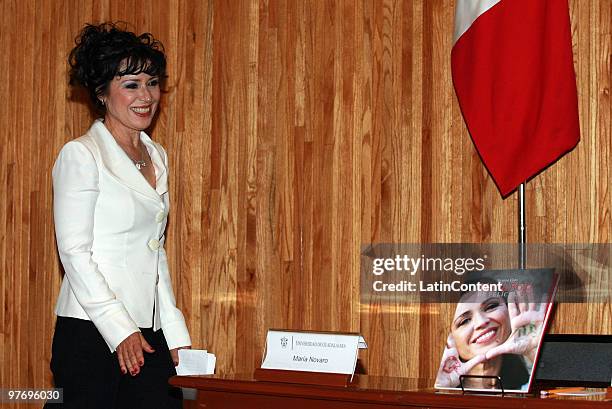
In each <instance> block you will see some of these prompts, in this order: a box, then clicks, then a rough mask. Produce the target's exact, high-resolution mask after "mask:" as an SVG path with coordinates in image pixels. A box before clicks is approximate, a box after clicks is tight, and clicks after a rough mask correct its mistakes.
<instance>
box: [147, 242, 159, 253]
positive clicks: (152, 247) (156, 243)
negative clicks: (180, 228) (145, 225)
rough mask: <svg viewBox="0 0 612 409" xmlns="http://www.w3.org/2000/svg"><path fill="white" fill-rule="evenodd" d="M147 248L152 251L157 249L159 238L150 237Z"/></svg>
mask: <svg viewBox="0 0 612 409" xmlns="http://www.w3.org/2000/svg"><path fill="white" fill-rule="evenodd" d="M148 245H149V248H150V249H151V250H153V251H155V250H157V249H159V240H155V239H151V240H149V243H148Z"/></svg>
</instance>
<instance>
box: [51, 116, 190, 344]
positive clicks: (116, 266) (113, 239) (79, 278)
mask: <svg viewBox="0 0 612 409" xmlns="http://www.w3.org/2000/svg"><path fill="white" fill-rule="evenodd" d="M140 139H141V141H142V142H143V143H144V145H145V146H146V148H147V150H148V151H149V156H150V157H151V161H152V162H153V166H154V168H155V175H156V179H157V186H156V189H153V188H152V187H151V185H149V183H148V182H147V181H146V179H145V178H144V176H143V175H142V174H141V173H140V171H139V170H138V169H136V167H135V166H134V164H133V163H132V161H131V159H129V157H128V156H127V155H126V154H125V152H124V151H123V150H122V149H121V147H120V146H119V145H118V144H117V142H116V141H115V139H114V138H113V136H112V135H111V134H110V132H109V131H108V130H107V129H106V127H105V126H104V123H103V122H102V121H100V120H97V121H95V122H94V124H93V125H92V126H91V128H90V129H89V131H88V132H87V133H86V134H85V135H83V136H81V137H80V138H78V139H75V140H73V141H70V142H68V143H67V144H66V145H64V147H63V148H62V150H61V152H60V154H59V156H58V158H57V161H56V162H55V166H54V167H53V193H54V197H53V213H54V218H55V235H56V238H57V247H58V250H59V256H60V259H61V262H62V265H63V267H64V271H65V273H66V274H65V276H64V279H63V282H62V286H61V289H60V293H59V297H58V300H57V305H56V309H55V313H56V314H57V315H59V316H64V317H74V318H81V319H85V320H91V321H92V322H93V323H94V324H95V326H96V327H97V329H98V331H100V334H101V335H102V337H103V338H104V340H105V341H106V343H107V344H108V346H109V348H110V350H111V351H114V350H115V349H116V348H117V346H118V345H119V344H120V343H121V341H123V340H124V339H125V338H126V337H127V336H128V335H130V334H132V333H133V332H135V331H138V327H142V328H149V327H153V329H154V330H158V329H159V328H161V329H162V331H163V333H164V337H165V338H166V342H167V343H168V347H169V348H170V349H172V348H177V347H179V346H188V345H191V340H190V338H189V333H188V331H187V326H186V325H185V318H184V317H183V314H182V313H181V311H180V310H179V309H178V308H176V302H175V299H174V294H173V291H172V283H171V281H170V275H169V272H168V260H167V258H166V252H165V250H164V230H165V228H166V220H167V215H168V172H167V168H166V164H167V155H166V152H165V151H164V149H163V148H162V147H161V145H159V144H157V143H155V142H153V141H152V140H151V139H150V138H149V137H148V136H147V135H146V134H145V133H144V132H141V133H140ZM153 311H155V314H153Z"/></svg>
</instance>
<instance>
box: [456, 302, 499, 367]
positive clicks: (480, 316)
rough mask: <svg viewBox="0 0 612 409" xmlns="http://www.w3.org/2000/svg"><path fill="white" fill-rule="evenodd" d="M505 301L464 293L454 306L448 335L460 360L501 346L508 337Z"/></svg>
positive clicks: (466, 359) (465, 359)
mask: <svg viewBox="0 0 612 409" xmlns="http://www.w3.org/2000/svg"><path fill="white" fill-rule="evenodd" d="M510 331H511V327H510V315H509V314H508V306H507V305H506V302H505V300H504V299H503V298H502V297H500V296H498V295H496V294H483V293H467V294H465V295H463V296H462V297H461V299H460V301H459V303H458V304H457V309H456V311H455V316H454V318H453V323H452V325H451V334H452V336H453V339H454V340H455V343H456V345H457V351H458V352H459V356H460V357H461V359H462V360H463V361H468V360H470V359H471V358H473V357H475V356H476V355H479V354H484V353H485V352H487V351H488V350H489V349H491V348H493V347H495V346H498V345H501V344H503V343H504V342H505V341H506V339H508V337H509V336H510Z"/></svg>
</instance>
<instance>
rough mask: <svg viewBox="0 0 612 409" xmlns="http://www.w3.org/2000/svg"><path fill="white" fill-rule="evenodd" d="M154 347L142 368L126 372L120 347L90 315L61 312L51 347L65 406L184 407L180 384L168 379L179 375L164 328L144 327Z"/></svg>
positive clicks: (80, 408) (87, 408)
mask: <svg viewBox="0 0 612 409" xmlns="http://www.w3.org/2000/svg"><path fill="white" fill-rule="evenodd" d="M141 332H142V335H143V336H144V337H145V339H146V340H147V342H148V343H149V344H151V346H152V347H153V349H154V350H155V352H153V353H151V354H149V353H146V352H144V360H145V363H144V365H143V366H142V367H141V368H140V373H139V374H138V375H136V376H131V375H130V374H129V373H128V374H126V375H123V374H122V373H121V370H120V368H119V362H118V361H117V353H116V352H114V353H111V352H110V351H109V349H108V346H107V345H106V342H104V339H103V338H102V336H101V335H100V333H99V332H98V330H97V329H96V327H95V326H94V324H93V323H92V322H91V321H87V320H80V319H77V318H68V317H57V323H56V325H55V334H54V335H53V346H52V351H51V354H52V355H51V371H52V372H53V380H54V383H55V387H56V388H63V389H64V403H63V404H46V405H45V408H48V409H54V408H63V409H72V408H75V409H76V408H78V409H97V408H100V409H124V408H125V409H127V408H130V409H137V408H147V409H153V408H159V409H180V408H181V407H182V396H181V391H180V389H177V388H173V387H171V386H170V385H169V384H168V378H170V377H171V376H173V375H176V371H175V369H174V364H173V363H172V358H171V356H170V351H169V350H168V345H167V344H166V340H165V338H164V335H163V333H162V331H161V330H159V331H153V330H152V329H151V328H141Z"/></svg>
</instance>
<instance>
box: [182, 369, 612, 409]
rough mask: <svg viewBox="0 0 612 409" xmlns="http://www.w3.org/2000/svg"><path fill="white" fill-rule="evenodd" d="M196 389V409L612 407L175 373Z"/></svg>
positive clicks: (396, 381)
mask: <svg viewBox="0 0 612 409" xmlns="http://www.w3.org/2000/svg"><path fill="white" fill-rule="evenodd" d="M170 383H171V384H173V385H175V386H181V387H185V388H194V389H197V405H196V406H195V407H197V408H198V409H219V408H223V409H238V408H239V409H245V408H248V409H274V408H283V409H349V408H350V409H406V408H415V407H416V408H424V407H426V408H482V409H485V408H486V409H491V408H508V409H520V408H552V409H555V408H572V409H579V408H583V409H598V408H612V396H610V394H608V396H607V397H606V396H591V397H579V398H578V397H576V398H571V397H559V398H541V397H540V396H539V395H535V394H532V395H506V396H504V397H501V396H489V395H463V394H461V392H454V391H453V392H441V391H435V390H434V389H432V388H431V387H430V386H431V384H432V381H431V380H423V379H407V378H390V377H374V376H365V375H360V376H359V377H358V378H357V379H356V381H355V382H354V383H352V384H351V385H349V386H347V387H334V386H315V385H302V384H291V383H281V382H267V381H257V380H255V379H254V378H253V376H252V375H244V374H242V375H240V374H239V375H225V376H219V375H211V376H175V377H173V378H171V380H170Z"/></svg>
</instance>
